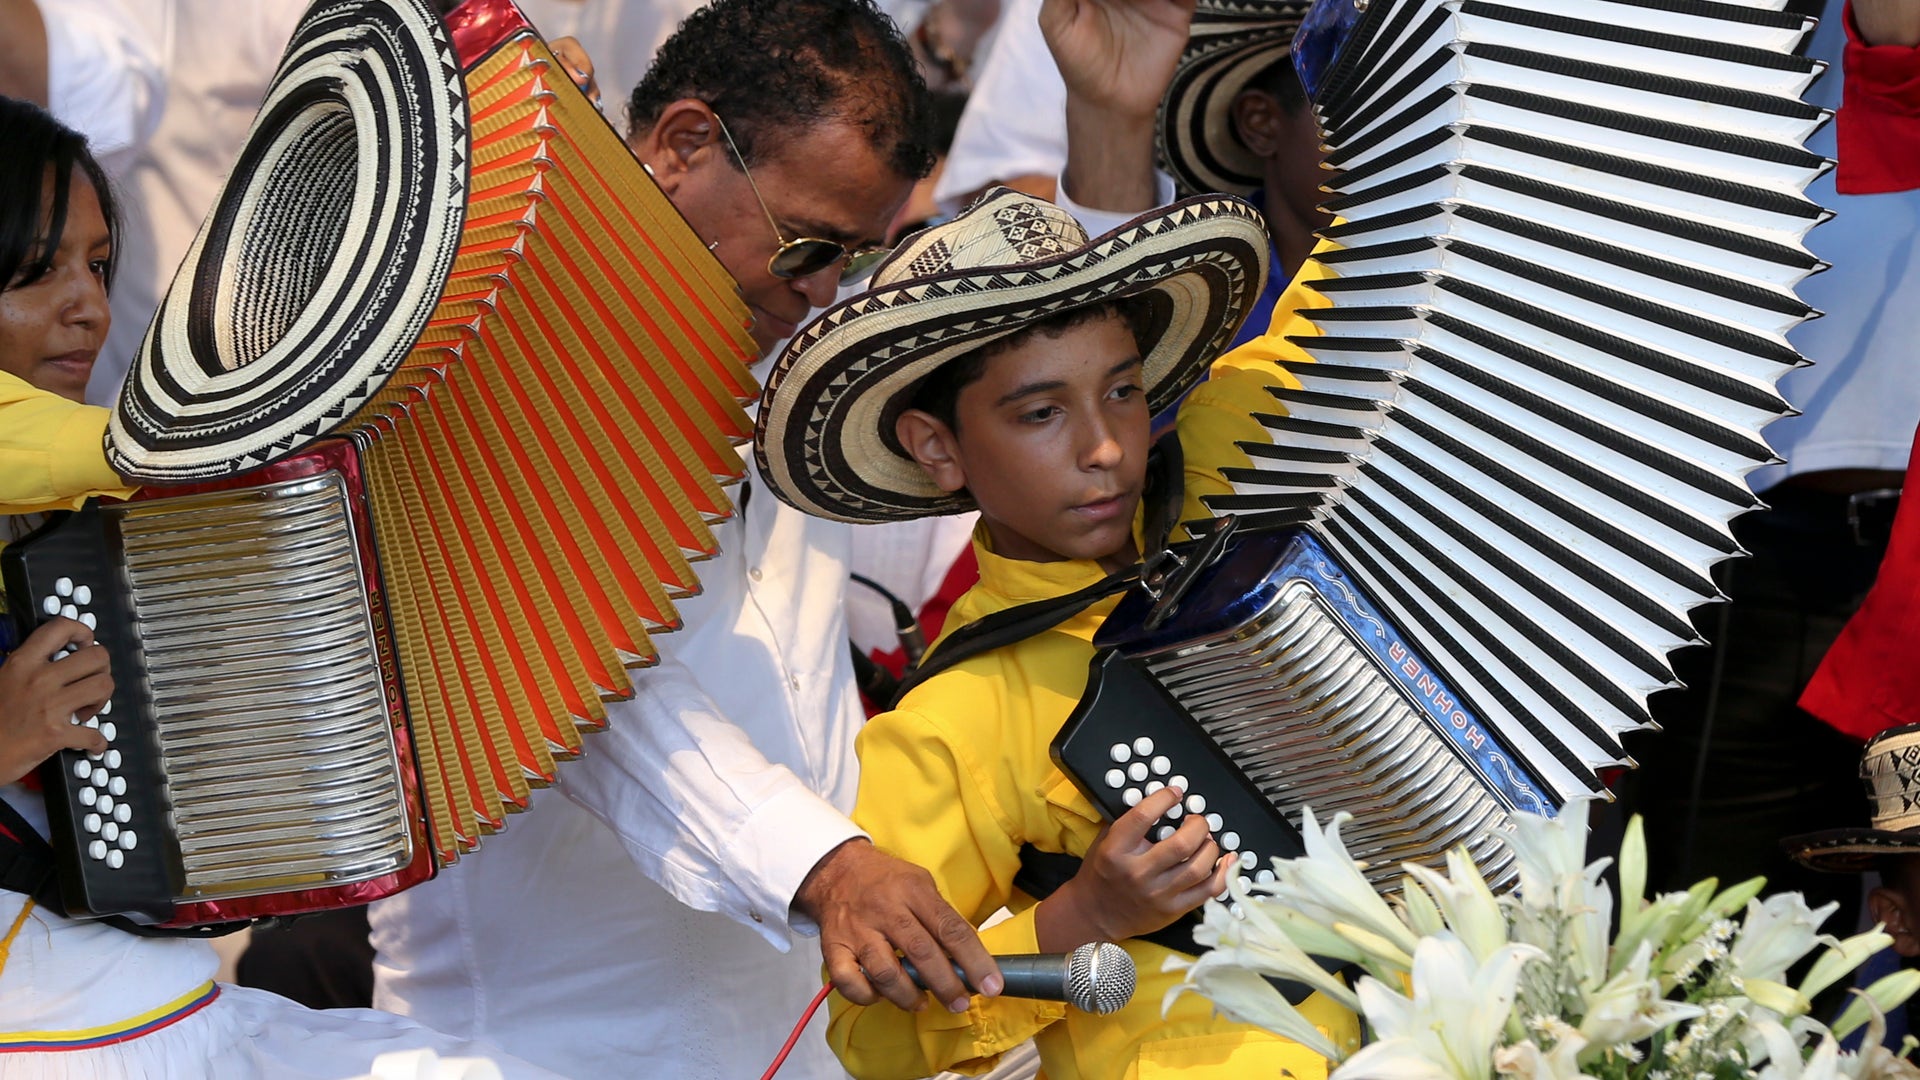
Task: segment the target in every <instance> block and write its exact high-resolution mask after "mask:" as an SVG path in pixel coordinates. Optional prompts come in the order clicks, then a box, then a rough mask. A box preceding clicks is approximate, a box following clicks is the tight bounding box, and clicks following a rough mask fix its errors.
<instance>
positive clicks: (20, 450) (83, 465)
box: [0, 371, 135, 514]
mask: <svg viewBox="0 0 1920 1080" xmlns="http://www.w3.org/2000/svg"><path fill="white" fill-rule="evenodd" d="M108 415H109V411H108V410H106V409H103V408H100V407H98V406H94V405H81V404H77V403H75V402H72V401H68V400H67V399H66V398H63V397H61V396H60V395H58V394H52V393H48V392H47V391H45V390H36V389H34V388H33V387H32V386H29V385H28V384H27V383H26V381H25V380H23V379H20V378H18V377H16V376H13V375H9V374H7V373H6V372H3V371H0V514H32V513H39V512H41V511H45V510H73V509H78V508H79V506H80V504H81V503H83V502H85V501H87V498H88V497H89V496H92V495H111V496H113V497H115V498H121V499H124V498H126V497H127V496H128V495H131V494H133V492H134V490H135V489H134V488H132V487H129V486H127V483H126V481H124V480H122V479H121V478H120V477H119V476H118V475H117V474H115V473H114V471H113V470H112V469H111V468H109V467H108V466H107V453H106V448H105V444H104V441H103V440H104V439H105V437H106V432H107V417H108Z"/></svg>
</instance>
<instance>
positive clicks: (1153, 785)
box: [1147, 780, 1167, 795]
mask: <svg viewBox="0 0 1920 1080" xmlns="http://www.w3.org/2000/svg"><path fill="white" fill-rule="evenodd" d="M1166 786H1167V785H1165V784H1163V783H1161V782H1160V781H1158V780H1151V781H1148V783H1147V794H1149V795H1151V794H1153V793H1154V792H1156V791H1159V790H1160V789H1161V788H1163V787H1166Z"/></svg>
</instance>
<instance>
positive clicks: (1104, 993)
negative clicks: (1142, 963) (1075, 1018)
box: [1067, 941, 1134, 1016]
mask: <svg viewBox="0 0 1920 1080" xmlns="http://www.w3.org/2000/svg"><path fill="white" fill-rule="evenodd" d="M1133 982H1134V970H1133V957H1131V956H1128V955H1127V950H1125V949H1123V948H1121V947H1120V946H1118V945H1115V944H1114V943H1113V942H1111V941H1096V942H1090V943H1088V944H1086V945H1082V946H1080V947H1079V948H1077V949H1075V950H1073V952H1071V953H1068V954H1067V1001H1068V1003H1069V1004H1071V1005H1072V1006H1073V1007H1074V1008H1076V1009H1081V1010H1083V1011H1085V1012H1090V1013H1098V1014H1100V1015H1101V1016H1105V1015H1106V1014H1108V1013H1110V1012H1115V1011H1118V1010H1119V1008H1120V1007H1121V1006H1122V1005H1125V1004H1126V1003H1127V1002H1129V1001H1131V1000H1133Z"/></svg>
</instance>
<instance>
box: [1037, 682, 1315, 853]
mask: <svg viewBox="0 0 1920 1080" xmlns="http://www.w3.org/2000/svg"><path fill="white" fill-rule="evenodd" d="M1053 759H1054V763H1055V764H1057V765H1059V766H1060V769H1061V771H1062V772H1064V773H1066V774H1067V775H1068V776H1069V777H1072V778H1073V779H1074V781H1075V783H1076V785H1077V786H1078V787H1079V788H1080V790H1081V792H1082V793H1083V794H1085V795H1086V796H1087V798H1088V799H1090V800H1092V802H1093V803H1094V805H1096V806H1098V807H1099V808H1100V810H1101V812H1102V813H1104V814H1105V815H1106V816H1107V817H1108V818H1109V819H1112V818H1117V817H1119V816H1120V815H1121V814H1124V813H1126V812H1127V810H1128V809H1129V808H1130V807H1133V806H1137V805H1139V803H1140V801H1141V800H1142V799H1144V798H1145V797H1147V796H1149V795H1152V794H1154V793H1156V792H1158V791H1160V790H1161V789H1162V788H1167V787H1173V788H1178V789H1179V790H1181V791H1183V792H1185V793H1186V794H1185V797H1184V798H1183V799H1182V800H1181V801H1180V802H1177V803H1175V804H1173V806H1172V807H1170V808H1169V809H1168V810H1167V812H1166V814H1165V815H1163V816H1162V817H1161V818H1160V820H1159V821H1157V822H1155V823H1154V824H1153V825H1152V826H1150V827H1149V828H1148V830H1147V835H1148V836H1149V837H1151V838H1152V839H1154V840H1155V841H1159V840H1165V839H1167V838H1169V837H1171V836H1172V835H1173V834H1174V831H1175V830H1176V829H1178V828H1179V826H1180V824H1181V822H1182V821H1183V820H1185V819H1186V817H1187V816H1188V815H1198V816H1201V817H1204V818H1205V819H1206V822H1207V830H1208V832H1209V833H1210V834H1211V835H1212V836H1213V838H1214V842H1215V843H1217V844H1219V845H1220V848H1221V850H1222V851H1226V852H1237V853H1238V857H1239V860H1240V862H1239V874H1240V876H1241V878H1242V879H1243V880H1244V881H1245V882H1246V883H1247V884H1249V885H1252V884H1256V883H1264V882H1268V881H1272V880H1273V871H1272V870H1271V869H1269V868H1268V867H1267V865H1266V863H1267V861H1268V860H1270V859H1272V858H1292V857H1295V856H1298V855H1301V854H1304V849H1303V848H1302V847H1301V845H1300V834H1299V833H1298V832H1296V831H1295V830H1294V827H1293V826H1292V825H1291V824H1290V823H1289V822H1288V821H1287V819H1286V817H1285V816H1284V815H1282V814H1281V813H1280V811H1279V810H1278V809H1277V808H1275V807H1274V805H1273V804H1272V803H1270V802H1268V801H1267V800H1266V798H1265V797H1264V796H1262V795H1261V793H1260V790H1259V788H1258V787H1256V786H1255V785H1254V784H1253V782H1252V781H1250V780H1248V779H1247V777H1246V774H1245V773H1243V772H1241V771H1240V769H1239V768H1238V767H1237V766H1235V765H1234V763H1233V761H1232V760H1231V759H1229V758H1228V757H1227V756H1226V755H1225V754H1224V753H1222V752H1221V751H1220V749H1219V748H1218V747H1217V746H1216V745H1214V744H1213V743H1212V742H1211V741H1210V740H1209V739H1208V738H1207V736H1206V732H1205V730H1203V729H1202V728H1201V727H1200V726H1199V725H1198V724H1197V723H1196V722H1195V721H1194V719H1193V717H1192V716H1191V715H1189V714H1188V713H1187V712H1186V710H1185V709H1182V708H1181V707H1180V703H1179V702H1177V701H1175V700H1174V699H1173V697H1172V696H1171V695H1170V694H1168V693H1167V691H1166V690H1165V689H1164V688H1163V687H1161V685H1160V684H1159V683H1158V682H1156V681H1154V679H1153V677H1152V676H1151V675H1149V674H1147V672H1146V671H1145V670H1143V669H1142V667H1141V666H1140V665H1139V664H1138V663H1137V662H1136V661H1133V660H1130V659H1128V658H1127V657H1125V656H1122V655H1120V654H1119V653H1117V652H1114V651H1111V650H1106V651H1103V652H1101V653H1100V654H1099V655H1098V656H1096V657H1095V658H1094V661H1093V665H1092V668H1091V671H1090V673H1089V676H1088V680H1087V692H1086V694H1085V695H1084V696H1082V697H1081V699H1080V705H1079V707H1078V708H1076V709H1075V710H1074V712H1073V715H1072V716H1071V717H1070V718H1069V719H1068V720H1067V723H1066V724H1065V725H1064V726H1063V727H1062V728H1061V729H1060V734H1059V735H1058V736H1057V737H1056V738H1055V740H1054V744H1053ZM1089 777H1092V778H1097V782H1095V783H1089V782H1087V779H1086V778H1089ZM1229 826H1231V827H1230V828H1229ZM1229 840H1231V841H1232V844H1231V846H1229V843H1228V841H1229Z"/></svg>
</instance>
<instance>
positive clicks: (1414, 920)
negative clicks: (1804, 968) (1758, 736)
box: [1170, 804, 1920, 1080]
mask: <svg viewBox="0 0 1920 1080" xmlns="http://www.w3.org/2000/svg"><path fill="white" fill-rule="evenodd" d="M1586 816H1587V815H1586V808H1585V806H1584V804H1582V805H1576V806H1569V807H1568V808H1567V809H1566V810H1565V811H1563V812H1562V813H1561V815H1560V817H1558V818H1544V817H1538V816H1534V815H1524V814H1523V815H1516V816H1515V818H1514V829H1513V831H1512V833H1511V834H1509V835H1508V836H1507V837H1506V840H1507V843H1509V844H1510V845H1511V846H1512V848H1513V850H1514V853H1515V856H1516V859H1517V864H1518V868H1519V884H1518V887H1517V889H1516V890H1515V891H1514V892H1513V893H1512V894H1510V895H1506V896H1495V895H1494V893H1493V891H1492V890H1491V889H1490V888H1488V886H1487V883H1486V881H1485V880H1484V879H1483V878H1482V877H1481V875H1480V871H1479V869H1478V868H1477V867H1476V866H1475V865H1474V863H1473V861H1472V860H1471V859H1470V858H1468V857H1467V855H1466V853H1465V852H1464V851H1460V850H1456V851H1454V852H1453V853H1451V854H1450V855H1449V856H1448V858H1447V867H1446V872H1445V873H1440V872H1438V871H1436V870H1433V869H1431V868H1428V867H1423V866H1414V865H1408V866H1406V867H1405V868H1404V869H1405V875H1406V876H1405V877H1404V878H1403V879H1402V885H1401V888H1400V890H1399V891H1398V893H1397V894H1395V895H1393V896H1392V897H1391V898H1385V897H1382V896H1381V895H1380V894H1378V893H1377V892H1375V891H1374V888H1373V886H1371V885H1370V884H1368V882H1367V878H1366V876H1365V875H1364V874H1363V873H1362V869H1363V867H1362V865H1361V864H1360V863H1357V862H1356V861H1355V860H1354V859H1353V858H1352V857H1351V856H1350V855H1348V854H1347V851H1346V848H1345V847H1344V846H1343V845H1342V843H1341V841H1340V826H1341V824H1342V823H1343V822H1344V821H1345V820H1347V815H1345V814H1341V815H1337V816H1335V817H1334V819H1333V820H1332V821H1331V822H1330V823H1329V824H1328V825H1327V827H1326V828H1325V829H1324V830H1323V829H1322V828H1320V826H1319V825H1318V823H1316V822H1315V820H1314V818H1313V814H1312V812H1311V811H1308V812H1307V814H1306V815H1305V821H1304V824H1303V828H1302V830H1301V831H1302V834H1303V839H1304V840H1305V843H1306V855H1305V856H1303V857H1301V858H1297V859H1286V860H1275V861H1274V873H1275V875H1276V879H1275V880H1274V881H1273V882H1272V883H1271V884H1267V885H1254V886H1252V887H1251V889H1249V888H1248V887H1246V886H1243V885H1241V884H1239V883H1237V882H1236V883H1235V884H1234V885H1233V886H1232V888H1233V899H1235V900H1236V901H1238V903H1237V905H1236V907H1234V908H1230V907H1229V906H1228V905H1226V904H1222V903H1219V902H1210V903H1209V904H1208V905H1207V910H1206V917H1205V922H1204V925H1202V926H1201V927H1200V928H1199V929H1197V930H1196V931H1195V934H1194V938H1195V940H1196V941H1198V942H1199V943H1200V944H1201V945H1203V946H1208V947H1209V948H1208V949H1207V951H1206V952H1204V953H1203V954H1202V955H1201V956H1200V957H1199V958H1198V959H1197V960H1192V961H1178V960H1176V961H1173V962H1172V963H1171V964H1170V966H1183V967H1185V968H1186V980H1185V982H1184V983H1183V984H1182V985H1181V986H1179V987H1177V988H1176V989H1175V990H1174V991H1173V994H1179V993H1184V992H1188V991H1193V992H1197V993H1199V994H1201V995H1203V996H1205V997H1206V998H1208V999H1210V1000H1211V1001H1212V1002H1213V1003H1214V1005H1215V1006H1216V1007H1217V1008H1218V1009H1219V1010H1220V1011H1221V1012H1223V1013H1225V1014H1226V1015H1228V1016H1230V1017H1232V1018H1234V1019H1236V1020H1240V1021H1243V1022H1246V1023H1251V1024H1256V1025H1259V1026H1260V1027H1264V1028H1266V1029H1268V1030H1270V1031H1273V1032H1275V1033H1277V1034H1279V1035H1282V1036H1284V1037H1286V1038H1289V1039H1292V1040H1294V1041H1296V1042H1298V1043H1301V1044H1302V1045H1305V1046H1308V1047H1311V1048H1313V1049H1315V1050H1317V1051H1319V1052H1320V1053H1323V1054H1325V1055H1326V1056H1327V1058H1328V1059H1329V1060H1330V1061H1331V1062H1333V1063H1334V1064H1335V1065H1336V1066H1337V1068H1336V1069H1335V1070H1334V1072H1333V1075H1332V1080H1493V1078H1494V1077H1496V1076H1512V1077H1519V1078H1522V1080H1575V1078H1579V1077H1593V1078H1595V1080H1746V1078H1757V1080H1835V1078H1838V1077H1841V1076H1845V1077H1848V1078H1850V1080H1879V1078H1889V1077H1900V1078H1902V1080H1920V1069H1916V1068H1915V1067H1914V1066H1913V1065H1912V1064H1911V1063H1909V1062H1908V1061H1907V1060H1906V1059H1905V1057H1904V1055H1895V1054H1893V1053H1890V1052H1888V1051H1886V1050H1883V1049H1880V1045H1879V1044H1880V1039H1881V1037H1882V1036H1883V1034H1884V1027H1883V1026H1882V1015H1883V1013H1884V1011H1885V1010H1888V1009H1892V1008H1894V1007H1895V1006H1897V1005H1899V1004H1901V1003H1903V1002H1905V1001H1906V999H1907V998H1908V997H1910V996H1911V995H1912V994H1913V993H1914V992H1915V991H1916V990H1920V972H1917V971H1901V972H1898V973H1896V974H1893V975H1889V976H1887V977H1886V978H1883V979H1881V980H1879V981H1878V982H1876V983H1874V984H1873V985H1872V986H1871V987H1869V988H1868V989H1867V990H1866V991H1865V992H1864V993H1863V994H1858V995H1856V996H1855V998H1854V999H1853V1000H1852V1001H1851V1002H1850V1003H1849V1004H1848V1006H1847V1007H1846V1009H1845V1011H1844V1012H1842V1013H1841V1014H1840V1016H1839V1017H1838V1018H1837V1019H1836V1020H1835V1021H1834V1023H1833V1026H1832V1027H1831V1028H1828V1027H1827V1026H1825V1025H1823V1024H1821V1023H1819V1022H1817V1021H1815V1020H1813V1019H1812V1018H1811V1017H1809V1016H1808V1012H1809V1011H1810V1009H1811V1007H1812V1006H1811V1003H1810V999H1811V998H1813V996H1814V995H1816V994H1818V993H1820V992H1821V991H1822V990H1824V989H1826V988H1827V987H1829V986H1832V985H1834V984H1835V983H1837V982H1838V981H1839V980H1841V979H1842V978H1844V977H1846V976H1848V975H1849V974H1850V973H1851V972H1852V971H1853V969H1854V968H1856V967H1858V966H1859V965H1860V963H1861V962H1862V961H1864V960H1865V959H1866V958H1867V957H1869V956H1871V955H1872V954H1873V953H1875V952H1877V951H1879V950H1880V949H1882V948H1885V947H1886V946H1887V945H1888V944H1889V943H1890V942H1891V940H1892V939H1891V938H1889V937H1888V936H1887V935H1886V934H1883V933H1880V932H1878V931H1877V930H1876V931H1869V932H1867V933H1864V934H1857V935H1855V936H1853V937H1849V938H1846V939H1844V940H1841V939H1835V938H1833V937H1829V936H1825V935H1822V934H1820V933H1819V932H1818V928H1819V925H1820V923H1821V922H1822V921H1823V920H1825V918H1826V917H1827V915H1828V914H1830V913H1831V912H1832V910H1833V907H1832V906H1828V907H1825V908H1821V909H1819V910H1812V909H1809V908H1808V907H1807V905H1806V901H1805V900H1804V899H1802V898H1801V896H1800V895H1799V894H1798V893H1785V894H1781V895H1776V896H1770V897H1767V898H1765V899H1761V898H1760V891H1761V889H1762V888H1763V886H1764V884H1765V882H1764V880H1763V879H1759V878H1756V879H1754V880H1752V881H1747V882H1743V883H1741V884H1739V885H1734V886H1732V887H1730V888H1726V889H1721V888H1719V887H1718V883H1717V882H1715V881H1712V880H1708V881H1703V882H1701V883H1700V884H1698V885H1695V886H1694V887H1693V888H1691V889H1689V890H1687V891H1686V892H1683V893H1670V894H1666V895H1661V896H1655V897H1652V898H1651V899H1649V898H1647V897H1646V896H1645V895H1644V892H1645V885H1646V842H1645V838H1644V836H1643V834H1642V832H1641V825H1640V821H1639V819H1638V818H1636V819H1634V820H1633V822H1632V823H1631V824H1630V825H1629V826H1628V828H1627V834H1626V838H1625V841H1624V843H1623V844H1622V846H1621V851H1620V874H1619V878H1620V891H1621V897H1620V909H1621V918H1620V929H1619V932H1618V933H1617V934H1611V930H1612V922H1613V909H1614V898H1613V893H1612V890H1611V889H1610V888H1609V887H1608V885H1607V884H1606V883H1605V882H1604V881H1602V880H1601V874H1602V872H1603V871H1604V870H1605V869H1606V867H1607V864H1608V862H1609V860H1601V861H1599V862H1596V863H1593V864H1592V865H1583V863H1584V841H1585V838H1586V834H1587V828H1586V825H1587V822H1586ZM1610 935H1611V936H1610ZM1821 946H1824V947H1825V952H1824V953H1823V954H1822V955H1821V956H1820V957H1819V958H1818V959H1817V960H1816V961H1815V962H1814V963H1813V965H1812V967H1811V969H1810V970H1809V971H1808V973H1807V975H1806V977H1805V978H1804V979H1802V980H1801V982H1800V984H1799V985H1798V986H1793V985H1789V984H1788V983H1787V982H1785V979H1786V973H1787V970H1788V968H1790V967H1792V966H1793V965H1794V964H1795V963H1796V962H1797V961H1799V960H1800V959H1801V958H1802V957H1803V956H1805V955H1807V954H1808V953H1809V952H1812V951H1813V950H1814V949H1816V948H1819V947H1821ZM1313 957H1326V958H1329V959H1332V960H1336V961H1341V962H1345V963H1348V964H1351V965H1354V966H1355V967H1357V968H1358V969H1359V971H1360V972H1362V974H1361V975H1360V976H1359V977H1358V978H1357V979H1356V980H1354V982H1353V985H1351V986H1350V985H1348V983H1347V982H1346V981H1343V980H1342V979H1340V978H1338V977H1336V976H1334V975H1331V974H1329V973H1328V972H1327V971H1326V970H1325V969H1324V968H1322V966H1321V965H1320V964H1319V963H1318V962H1316V961H1315V960H1314V959H1313ZM1268 976H1271V977H1274V978H1278V979H1290V980H1293V981H1295V982H1298V983H1302V984H1305V985H1307V986H1310V987H1312V988H1313V989H1315V990H1318V991H1319V992H1320V993H1322V994H1325V995H1326V996H1328V997H1329V998H1332V999H1334V1000H1337V1001H1339V1002H1342V1003H1343V1004H1345V1005H1346V1006H1347V1007H1348V1008H1351V1009H1353V1010H1354V1011H1355V1012H1356V1013H1358V1014H1359V1015H1360V1016H1361V1017H1362V1018H1363V1019H1364V1020H1365V1021H1366V1028H1367V1030H1368V1032H1369V1035H1370V1038H1369V1039H1368V1040H1367V1041H1366V1042H1365V1043H1364V1045H1358V1046H1353V1045H1349V1046H1336V1045H1334V1044H1333V1042H1332V1041H1331V1040H1329V1039H1328V1038H1327V1037H1326V1036H1325V1035H1324V1034H1322V1033H1321V1032H1320V1030H1319V1029H1317V1028H1315V1027H1314V1026H1313V1025H1312V1024H1311V1023H1309V1022H1308V1021H1307V1020H1306V1019H1305V1018H1304V1017H1302V1016H1301V1014H1300V1013H1299V1012H1298V1011H1296V1010H1295V1009H1294V1008H1293V1007H1292V1006H1291V1005H1289V1004H1288V1003H1287V1001H1286V999H1285V998H1284V997H1282V996H1281V995H1280V993H1279V992H1278V991H1277V990H1276V989H1274V987H1273V986H1272V985H1271V984H1270V983H1269V982H1268V981H1267V977H1268ZM1862 1025H1867V1026H1869V1028H1870V1030H1869V1032H1868V1037H1867V1039H1866V1042H1865V1049H1863V1050H1862V1051H1861V1052H1859V1053H1842V1052H1840V1049H1839V1045H1838V1039H1839V1038H1843V1037H1845V1036H1846V1035H1847V1034H1848V1033H1850V1032H1852V1031H1854V1030H1855V1029H1857V1028H1859V1027H1861V1026H1862ZM1912 1045H1913V1043H1912V1040H1909V1042H1908V1046H1907V1047H1905V1048H1903V1050H1904V1049H1908V1048H1911V1046H1912Z"/></svg>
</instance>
